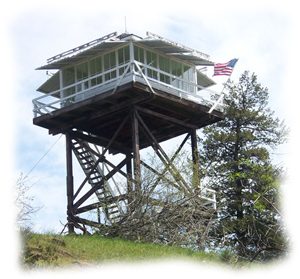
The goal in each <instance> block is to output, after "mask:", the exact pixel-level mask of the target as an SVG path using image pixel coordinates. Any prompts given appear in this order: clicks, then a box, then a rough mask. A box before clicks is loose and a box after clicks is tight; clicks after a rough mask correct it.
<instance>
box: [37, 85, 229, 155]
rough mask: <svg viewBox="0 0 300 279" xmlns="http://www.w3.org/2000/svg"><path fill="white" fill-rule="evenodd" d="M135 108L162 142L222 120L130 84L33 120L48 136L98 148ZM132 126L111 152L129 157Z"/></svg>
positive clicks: (202, 109) (205, 109)
mask: <svg viewBox="0 0 300 279" xmlns="http://www.w3.org/2000/svg"><path fill="white" fill-rule="evenodd" d="M133 106H135V108H136V109H137V110H138V111H139V113H140V114H141V115H143V120H144V122H145V123H146V125H147V127H149V129H150V131H151V132H152V134H153V135H154V136H155V138H156V139H157V140H158V142H162V141H165V140H168V139H171V138H174V137H176V136H179V135H182V134H184V133H187V132H189V131H190V130H191V129H198V128H201V127H204V126H207V125H210V124H213V123H215V122H217V121H219V120H221V119H223V118H224V115H223V114H222V113H221V112H219V111H217V110H214V111H213V112H212V113H208V111H209V107H206V106H204V105H201V104H198V103H195V102H193V101H189V100H186V99H182V98H180V97H178V96H175V95H172V94H168V93H166V92H164V91H159V90H155V92H154V93H153V92H151V90H149V88H148V87H147V86H145V85H144V84H141V83H138V82H130V83H127V84H125V85H122V86H120V87H119V88H118V89H117V90H115V92H114V91H113V90H110V91H107V92H103V93H101V94H99V95H96V96H94V97H91V98H89V99H86V100H84V101H81V102H77V103H74V104H71V105H68V106H66V107H63V108H61V109H58V110H56V111H54V112H53V113H52V115H50V114H44V115H42V116H39V117H36V118H34V119H33V123H34V124H35V125H37V126H41V127H44V128H46V129H49V133H50V134H53V135H55V134H58V133H65V132H66V131H68V132H72V133H74V135H76V134H77V136H80V137H81V138H83V139H84V140H88V141H89V142H94V143H96V144H98V145H100V146H106V144H107V143H108V142H109V141H110V140H111V138H112V137H113V135H114V133H115V131H116V129H117V128H118V127H119V125H120V124H121V122H122V121H123V120H124V118H125V117H126V116H127V115H128V114H129V111H130V109H131V108H132V107H133ZM131 129H132V128H131V123H130V121H128V123H126V124H125V125H124V126H123V127H122V130H121V131H120V133H119V134H118V137H117V138H116V139H115V140H114V142H113V143H112V145H111V148H110V152H112V153H123V154H128V152H131V150H132V131H131ZM139 140H140V143H139V144H140V147H139V148H140V149H143V148H146V147H148V146H149V142H148V141H147V139H146V138H145V137H143V135H140V139H139Z"/></svg>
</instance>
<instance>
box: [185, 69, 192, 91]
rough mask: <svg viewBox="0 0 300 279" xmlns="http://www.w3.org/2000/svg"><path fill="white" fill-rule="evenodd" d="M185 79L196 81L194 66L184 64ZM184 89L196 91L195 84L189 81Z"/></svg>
mask: <svg viewBox="0 0 300 279" xmlns="http://www.w3.org/2000/svg"><path fill="white" fill-rule="evenodd" d="M183 79H184V80H187V81H189V82H194V76H193V68H191V67H189V66H187V65H183ZM183 89H184V90H186V91H188V92H194V86H192V85H189V84H187V83H185V84H184V88H183Z"/></svg>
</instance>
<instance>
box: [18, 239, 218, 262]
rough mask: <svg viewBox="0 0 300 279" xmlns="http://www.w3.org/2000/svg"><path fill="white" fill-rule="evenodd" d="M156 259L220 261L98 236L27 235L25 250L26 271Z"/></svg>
mask: <svg viewBox="0 0 300 279" xmlns="http://www.w3.org/2000/svg"><path fill="white" fill-rule="evenodd" d="M157 259H164V260H165V259H185V260H193V261H198V262H203V261H205V262H220V256H218V255H217V254H214V253H205V252H202V251H193V250H190V249H183V248H177V247H170V246H165V245H157V244H147V243H139V242H131V241H126V240H122V239H118V238H108V237H101V236H98V235H93V236H83V235H69V236H55V235H43V234H32V233H29V234H27V235H26V237H25V239H24V243H23V249H22V263H23V266H24V267H25V268H32V267H65V266H74V265H75V266H76V265H79V266H85V265H86V266H92V265H96V264H99V263H124V262H137V261H138V262H139V261H141V262H145V261H150V260H157Z"/></svg>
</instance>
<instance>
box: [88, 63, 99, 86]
mask: <svg viewBox="0 0 300 279" xmlns="http://www.w3.org/2000/svg"><path fill="white" fill-rule="evenodd" d="M90 68H91V76H95V75H99V74H101V73H102V57H97V58H95V59H92V60H91V61H90ZM100 83H102V76H100V77H96V78H93V79H91V86H95V85H97V84H100Z"/></svg>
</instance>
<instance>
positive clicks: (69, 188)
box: [66, 133, 74, 233]
mask: <svg viewBox="0 0 300 279" xmlns="http://www.w3.org/2000/svg"><path fill="white" fill-rule="evenodd" d="M71 140H72V139H71V136H70V134H69V133H66V165H67V178H66V179H67V219H68V230H69V233H74V224H73V221H74V220H73V217H74V212H73V195H74V185H73V184H74V182H73V163H72V143H71Z"/></svg>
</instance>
